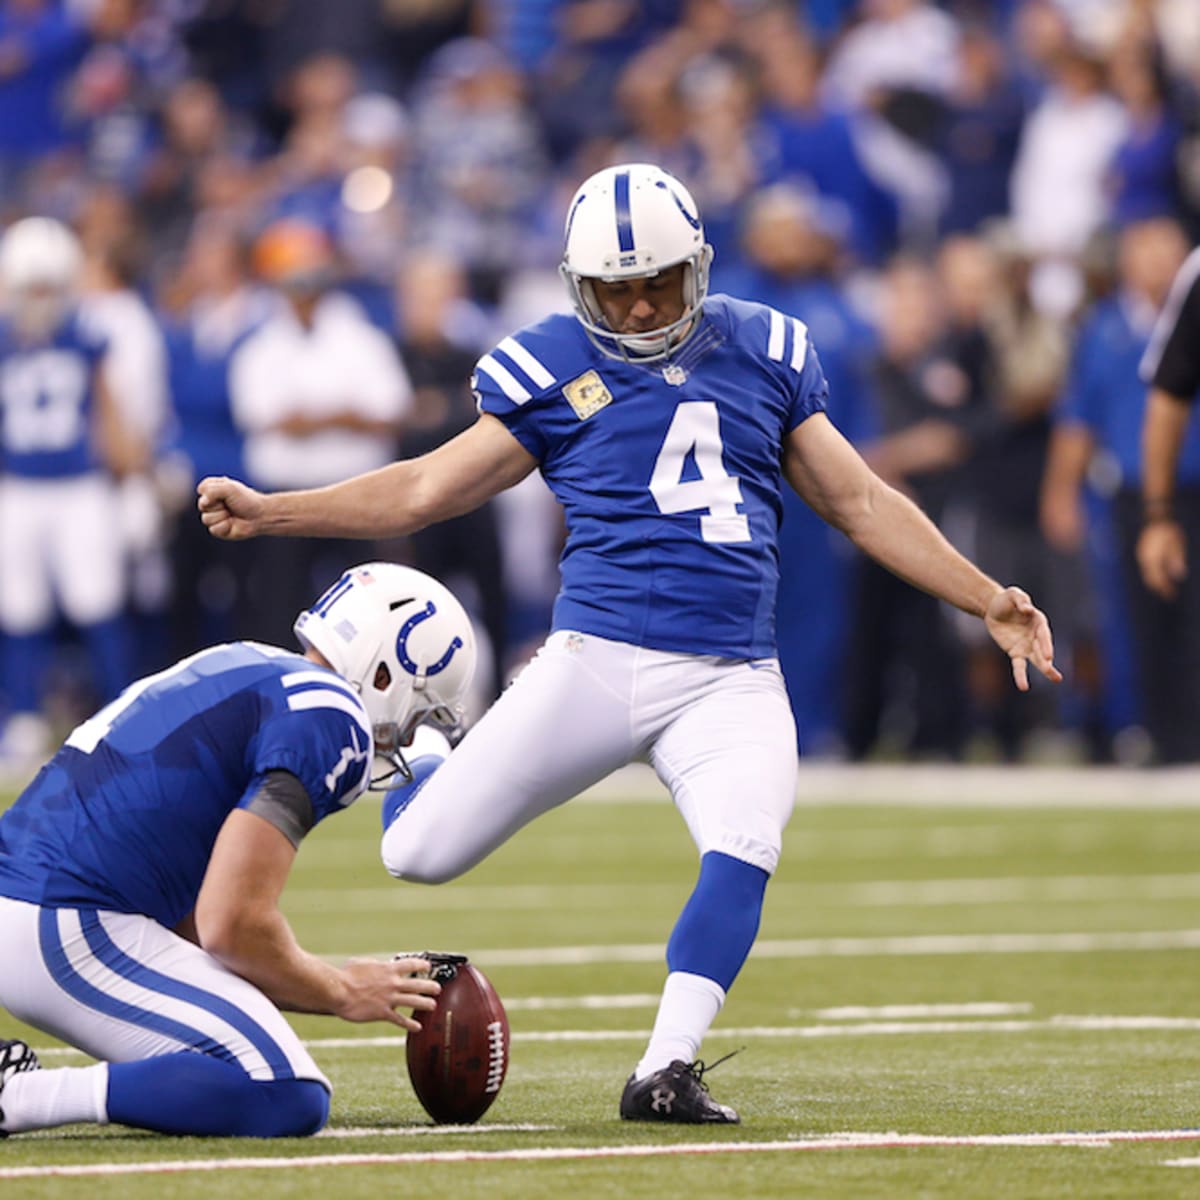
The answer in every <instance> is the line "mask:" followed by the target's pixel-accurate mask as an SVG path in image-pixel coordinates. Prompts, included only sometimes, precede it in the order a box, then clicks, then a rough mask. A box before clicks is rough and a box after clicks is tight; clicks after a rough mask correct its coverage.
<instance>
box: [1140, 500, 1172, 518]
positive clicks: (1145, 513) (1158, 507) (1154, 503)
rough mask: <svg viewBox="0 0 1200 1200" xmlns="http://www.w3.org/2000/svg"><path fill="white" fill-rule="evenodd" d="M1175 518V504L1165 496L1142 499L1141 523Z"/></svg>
mask: <svg viewBox="0 0 1200 1200" xmlns="http://www.w3.org/2000/svg"><path fill="white" fill-rule="evenodd" d="M1173 520H1175V506H1174V505H1173V504H1172V502H1171V500H1170V498H1169V497H1167V496H1163V497H1160V498H1159V499H1157V500H1143V501H1142V524H1143V525H1151V524H1153V523H1154V522H1155V521H1173Z"/></svg>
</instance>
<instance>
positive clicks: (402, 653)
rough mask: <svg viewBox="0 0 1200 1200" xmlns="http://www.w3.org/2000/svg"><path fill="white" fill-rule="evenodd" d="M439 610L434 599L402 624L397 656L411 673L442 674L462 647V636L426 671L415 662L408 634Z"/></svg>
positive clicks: (397, 643)
mask: <svg viewBox="0 0 1200 1200" xmlns="http://www.w3.org/2000/svg"><path fill="white" fill-rule="evenodd" d="M436 612H437V607H436V606H435V605H434V603H433V601H432V600H430V601H428V602H427V603H426V605H425V607H424V608H423V609H421V611H420V612H417V613H413V615H412V616H411V617H409V618H408V620H407V621H405V622H404V624H403V625H401V626H400V632H399V633H398V634H397V635H396V657H397V658H398V659H399V660H400V665H401V666H402V667H403V668H404V669H405V670H406V671H407V672H408V673H409V674H410V675H417V676H421V675H425V676H429V675H440V674H441V673H442V672H443V671H444V670H445V669H446V668H447V667H448V666H449V665H450V660H451V659H452V658H453V657H454V655H455V653H456V652H457V651H458V650H461V649H462V645H463V640H462V638H460V637H455V639H454V640H453V641H452V642H451V643H450V645H449V646H447V647H446V653H445V654H443V655H442V657H441V658H439V659H438V660H437V662H435V663H431V664H430V665H429V666H428V667H426V669H425V670H424V671H422V670H421V668H420V666H418V664H417V663H415V662H414V661H413V659H412V657H411V656H410V655H409V653H408V635H409V634H410V633H412V631H413V630H414V629H415V628H416V627H417V626H418V625H420V623H421V622H422V621H428V620H429V618H430V617H432V616H433V615H434V614H435V613H436Z"/></svg>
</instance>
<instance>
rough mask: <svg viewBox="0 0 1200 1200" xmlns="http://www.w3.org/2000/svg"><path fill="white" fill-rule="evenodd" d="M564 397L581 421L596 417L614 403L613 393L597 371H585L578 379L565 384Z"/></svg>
mask: <svg viewBox="0 0 1200 1200" xmlns="http://www.w3.org/2000/svg"><path fill="white" fill-rule="evenodd" d="M563 395H564V396H566V398H567V403H568V404H570V406H571V407H572V408H573V409H574V410H575V415H576V416H577V417H578V418H579V419H580V420H581V421H586V420H587V419H588V417H592V416H595V415H596V413H598V412H599V411H600V410H601V409H602V408H604V407H606V406H607V405H609V404H611V403H612V392H610V391H609V390H608V388H606V387H605V386H604V380H603V379H601V378H600V376H599V375H598V374H596V372H595V371H584V373H583V374H582V375H580V376H579V378H578V379H572V380H571V382H570V383H568V384H565V385H564V386H563Z"/></svg>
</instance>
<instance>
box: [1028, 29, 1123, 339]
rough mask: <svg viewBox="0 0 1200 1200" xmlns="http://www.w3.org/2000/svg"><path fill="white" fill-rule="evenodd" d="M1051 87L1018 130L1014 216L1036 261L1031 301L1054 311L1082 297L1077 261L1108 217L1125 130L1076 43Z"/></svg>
mask: <svg viewBox="0 0 1200 1200" xmlns="http://www.w3.org/2000/svg"><path fill="white" fill-rule="evenodd" d="M1051 70H1052V75H1051V80H1050V87H1049V89H1048V91H1047V92H1046V95H1045V97H1044V98H1043V99H1042V100H1041V102H1040V103H1039V104H1038V105H1037V106H1036V108H1034V110H1033V112H1032V113H1031V114H1030V116H1029V120H1028V122H1027V123H1026V125H1025V130H1024V132H1023V134H1022V136H1021V146H1020V149H1019V151H1018V152H1017V161H1016V164H1015V165H1014V168H1013V176H1012V216H1013V224H1014V227H1015V230H1016V234H1017V237H1018V239H1019V240H1020V242H1021V243H1022V245H1023V246H1024V247H1025V248H1026V249H1027V250H1028V251H1029V252H1030V254H1031V255H1032V256H1033V257H1034V258H1035V259H1037V260H1039V265H1038V267H1037V268H1036V271H1035V275H1034V279H1033V285H1032V286H1033V294H1034V299H1035V302H1036V303H1037V305H1038V306H1039V307H1041V308H1045V309H1047V310H1048V311H1050V312H1053V313H1056V314H1058V315H1060V316H1065V315H1066V314H1067V313H1069V312H1070V311H1071V310H1072V309H1073V308H1074V307H1075V306H1076V305H1078V304H1079V302H1080V301H1081V300H1082V298H1083V281H1082V277H1081V273H1080V270H1079V268H1078V263H1077V259H1078V256H1079V255H1080V254H1081V253H1082V251H1083V249H1084V246H1085V245H1086V243H1087V241H1088V239H1089V238H1090V237H1091V236H1092V235H1093V234H1094V233H1096V232H1097V231H1098V230H1099V229H1100V227H1101V226H1102V225H1103V223H1104V222H1105V220H1106V219H1107V217H1108V213H1109V202H1108V197H1107V195H1106V193H1105V187H1104V184H1105V173H1106V171H1107V170H1108V165H1109V163H1110V162H1111V161H1112V158H1113V155H1114V153H1115V152H1116V150H1117V147H1118V146H1119V145H1120V144H1121V142H1122V141H1123V139H1124V138H1125V136H1126V133H1127V131H1128V125H1129V122H1128V117H1127V116H1126V114H1125V111H1124V110H1123V109H1122V107H1121V105H1120V104H1119V103H1118V102H1117V101H1116V100H1115V99H1114V98H1113V97H1112V96H1110V95H1109V94H1108V93H1107V92H1105V90H1104V64H1103V63H1102V62H1101V61H1100V60H1098V59H1097V58H1096V57H1095V55H1094V54H1092V53H1091V52H1090V51H1088V50H1085V49H1084V48H1083V47H1082V46H1078V45H1075V46H1069V47H1068V48H1067V49H1065V50H1063V51H1062V52H1061V53H1059V54H1058V56H1057V57H1056V58H1055V59H1054V61H1053V63H1052V66H1051Z"/></svg>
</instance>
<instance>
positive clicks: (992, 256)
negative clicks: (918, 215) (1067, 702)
mask: <svg viewBox="0 0 1200 1200" xmlns="http://www.w3.org/2000/svg"><path fill="white" fill-rule="evenodd" d="M937 270H938V277H939V282H940V284H941V291H942V295H943V296H944V299H945V305H946V312H947V317H948V329H947V334H946V337H945V339H944V342H943V346H944V349H945V351H946V353H947V355H948V357H949V359H950V360H951V361H952V362H954V363H955V364H956V365H957V366H958V367H959V369H960V370H962V372H963V374H964V375H965V376H966V378H967V379H968V380H969V381H970V387H971V392H972V395H973V396H975V397H976V398H977V400H976V404H975V406H974V417H973V418H972V420H971V422H970V428H971V433H972V436H973V439H974V451H973V454H972V457H971V461H970V466H969V470H968V472H967V474H968V478H967V480H966V485H965V487H964V503H963V504H962V505H960V506H959V507H958V509H957V511H956V512H955V514H954V516H953V518H952V520H953V525H954V527H953V530H952V532H953V537H954V540H955V542H956V543H957V544H959V545H960V548H962V549H963V550H964V551H965V552H966V553H969V554H972V555H975V556H976V559H977V561H978V562H979V564H980V566H981V568H982V569H983V570H984V571H986V572H987V573H988V574H989V575H991V576H992V577H993V578H995V579H1021V580H1022V581H1023V582H1022V586H1024V587H1026V588H1027V589H1028V590H1029V591H1030V592H1031V593H1032V594H1033V595H1035V596H1037V597H1038V602H1039V603H1044V604H1046V605H1047V606H1048V607H1049V608H1050V609H1051V610H1052V611H1054V612H1056V613H1060V614H1062V616H1061V619H1060V621H1061V623H1060V624H1059V625H1057V626H1056V629H1055V634H1056V639H1057V640H1059V641H1060V642H1061V645H1062V653H1063V654H1064V657H1065V656H1066V654H1067V653H1068V649H1069V647H1071V645H1072V642H1073V640H1074V639H1073V637H1072V635H1073V634H1075V633H1077V632H1078V628H1079V622H1078V621H1077V619H1075V614H1078V611H1079V608H1080V599H1081V597H1080V580H1079V571H1078V570H1077V569H1073V564H1072V563H1071V562H1070V561H1067V560H1063V559H1058V558H1055V557H1053V556H1052V554H1051V552H1050V550H1049V548H1048V547H1047V545H1046V543H1045V542H1044V541H1043V539H1042V536H1041V533H1040V531H1039V528H1038V486H1039V481H1040V479H1041V475H1042V469H1043V465H1044V462H1045V457H1046V444H1047V441H1048V439H1049V432H1050V420H1049V412H1050V408H1051V406H1052V404H1053V402H1054V399H1055V397H1056V396H1057V394H1058V390H1059V386H1060V384H1061V380H1062V375H1063V372H1064V370H1065V366H1066V339H1065V335H1064V332H1063V330H1062V328H1061V326H1060V325H1059V324H1058V323H1056V322H1054V321H1052V320H1051V319H1050V318H1048V317H1045V316H1043V315H1042V314H1040V313H1038V312H1036V310H1034V309H1033V308H1032V306H1031V305H1030V303H1029V298H1028V292H1027V283H1028V272H1027V271H1026V270H1024V269H1023V264H1022V263H1021V261H1020V260H1019V259H1008V260H1006V259H1005V258H1004V257H1002V256H1001V255H999V254H998V253H997V246H996V245H995V244H993V243H992V242H989V241H987V240H985V239H983V238H980V237H971V236H964V235H961V234H959V235H954V236H952V237H949V238H947V239H946V240H945V241H944V242H943V243H942V246H941V249H940V251H939V253H938V260H937ZM959 629H960V633H961V634H962V636H963V638H964V640H965V642H966V644H967V646H968V649H969V660H968V665H969V681H970V689H971V697H972V700H973V702H974V705H975V707H976V710H977V721H978V725H979V727H980V730H979V731H980V732H982V733H985V734H986V735H988V736H990V737H991V738H994V740H995V743H996V747H997V749H998V750H999V753H1000V755H1001V757H1002V758H1003V759H1004V760H1005V761H1016V760H1017V759H1018V758H1019V757H1021V755H1022V753H1023V752H1024V750H1025V749H1026V741H1027V738H1028V735H1029V734H1030V733H1031V732H1033V731H1034V730H1036V729H1038V728H1039V727H1042V728H1048V727H1049V726H1050V725H1051V723H1052V721H1053V720H1054V718H1055V715H1056V714H1055V711H1054V708H1053V704H1054V699H1055V697H1056V693H1055V694H1052V693H1050V692H1049V691H1046V692H1040V691H1038V690H1037V689H1035V691H1034V694H1033V695H1032V696H1020V697H1019V701H1018V700H1017V699H1016V698H1014V697H1013V696H1012V695H1010V693H1012V692H1013V691H1014V689H1013V687H1012V680H1011V678H1010V675H1009V670H1008V664H1007V663H1005V662H1004V661H1003V660H1001V659H998V658H997V656H996V655H995V654H994V653H993V652H992V648H991V646H990V645H985V644H984V643H983V642H981V641H979V640H978V639H977V638H976V637H975V636H974V629H973V628H972V627H971V626H970V625H968V624H967V623H966V622H960V623H959Z"/></svg>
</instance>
